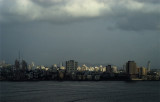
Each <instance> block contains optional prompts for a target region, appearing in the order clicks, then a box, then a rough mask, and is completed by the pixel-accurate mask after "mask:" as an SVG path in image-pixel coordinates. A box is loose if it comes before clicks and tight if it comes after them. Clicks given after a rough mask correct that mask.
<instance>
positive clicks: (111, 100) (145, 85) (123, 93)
mask: <svg viewBox="0 0 160 102" xmlns="http://www.w3.org/2000/svg"><path fill="white" fill-rule="evenodd" d="M159 85H160V82H159V81H138V82H123V81H99V82H92V81H91V82H89V81H84V82H83V81H80V82H78V81H64V82H57V81H39V82H0V102H160V86H159Z"/></svg>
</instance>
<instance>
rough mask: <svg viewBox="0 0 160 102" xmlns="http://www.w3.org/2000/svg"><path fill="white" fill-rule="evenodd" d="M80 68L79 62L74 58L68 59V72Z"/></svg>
mask: <svg viewBox="0 0 160 102" xmlns="http://www.w3.org/2000/svg"><path fill="white" fill-rule="evenodd" d="M77 68H78V62H75V61H74V60H69V61H66V70H67V72H68V73H70V72H74V71H77Z"/></svg>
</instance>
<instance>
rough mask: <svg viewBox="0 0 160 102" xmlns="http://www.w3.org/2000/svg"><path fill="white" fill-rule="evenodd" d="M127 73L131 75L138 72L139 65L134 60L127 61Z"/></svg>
mask: <svg viewBox="0 0 160 102" xmlns="http://www.w3.org/2000/svg"><path fill="white" fill-rule="evenodd" d="M126 73H127V74H130V75H135V74H138V72H137V65H136V63H135V62H134V61H128V62H127V63H126Z"/></svg>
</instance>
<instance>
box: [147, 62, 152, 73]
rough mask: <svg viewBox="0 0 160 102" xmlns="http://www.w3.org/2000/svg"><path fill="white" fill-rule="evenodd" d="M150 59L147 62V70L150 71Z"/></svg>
mask: <svg viewBox="0 0 160 102" xmlns="http://www.w3.org/2000/svg"><path fill="white" fill-rule="evenodd" d="M150 66H151V61H148V62H147V71H148V72H150Z"/></svg>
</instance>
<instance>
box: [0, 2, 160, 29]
mask: <svg viewBox="0 0 160 102" xmlns="http://www.w3.org/2000/svg"><path fill="white" fill-rule="evenodd" d="M0 3H1V7H0V8H1V10H0V13H1V15H0V22H1V23H15V22H22V23H23V22H33V21H34V22H35V21H38V22H41V21H42V22H51V23H53V24H54V23H56V24H58V23H60V24H65V23H68V22H70V23H72V22H77V21H83V20H84V21H85V20H89V19H91V18H97V19H98V18H99V19H100V18H104V19H105V22H106V23H108V22H113V23H114V27H115V28H119V29H123V30H159V29H160V2H159V1H157V0H0Z"/></svg>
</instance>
